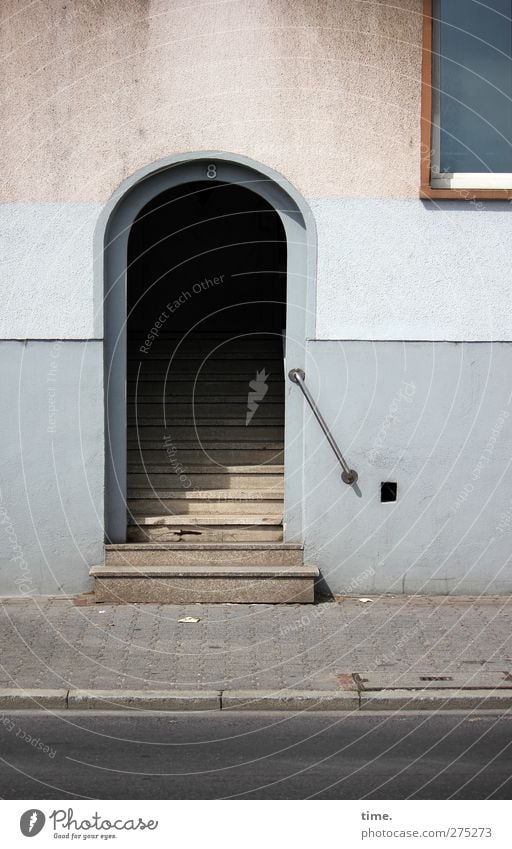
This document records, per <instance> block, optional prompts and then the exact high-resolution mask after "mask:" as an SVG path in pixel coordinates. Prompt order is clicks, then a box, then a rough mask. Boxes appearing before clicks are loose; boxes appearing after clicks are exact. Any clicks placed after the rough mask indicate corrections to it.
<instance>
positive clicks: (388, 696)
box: [360, 689, 512, 711]
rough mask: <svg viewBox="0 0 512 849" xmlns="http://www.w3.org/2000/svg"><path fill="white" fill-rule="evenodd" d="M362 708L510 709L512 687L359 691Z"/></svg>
mask: <svg viewBox="0 0 512 849" xmlns="http://www.w3.org/2000/svg"><path fill="white" fill-rule="evenodd" d="M360 699H361V710H362V711H371V710H384V711H386V710H388V711H395V710H399V711H408V710H495V709H498V710H509V709H510V708H512V692H511V691H510V690H509V691H507V690H497V689H494V690H373V691H372V690H369V691H362V692H361V693H360Z"/></svg>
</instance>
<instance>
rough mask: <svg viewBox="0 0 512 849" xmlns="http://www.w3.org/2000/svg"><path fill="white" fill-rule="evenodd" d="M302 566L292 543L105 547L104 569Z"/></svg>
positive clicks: (297, 547)
mask: <svg viewBox="0 0 512 849" xmlns="http://www.w3.org/2000/svg"><path fill="white" fill-rule="evenodd" d="M233 563H235V564H239V565H240V566H247V567H249V568H250V567H252V566H302V565H303V549H302V546H301V545H296V544H292V543H193V542H192V543H188V542H178V543H154V544H147V543H126V544H120V545H107V546H105V567H109V566H116V567H121V566H124V567H127V568H128V567H131V566H135V567H137V568H138V567H142V568H144V570H146V569H147V568H148V567H151V566H210V565H223V566H226V565H231V564H233Z"/></svg>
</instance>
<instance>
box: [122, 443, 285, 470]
mask: <svg viewBox="0 0 512 849" xmlns="http://www.w3.org/2000/svg"><path fill="white" fill-rule="evenodd" d="M283 458H284V452H283V446H282V444H280V443H265V444H263V445H261V446H257V447H256V446H251V445H247V444H246V443H245V444H244V445H243V446H240V445H239V444H238V445H232V444H231V445H227V444H226V443H225V442H224V443H214V444H212V443H208V444H207V445H203V446H202V447H201V448H199V447H198V446H197V442H196V443H193V444H183V443H177V444H176V445H175V452H172V453H171V452H170V450H166V449H165V448H163V447H162V443H161V442H154V443H151V444H146V445H145V446H144V448H141V446H140V445H138V444H137V443H131V444H130V443H129V444H128V451H127V460H128V463H129V464H130V465H132V464H133V463H139V464H140V463H143V464H144V465H147V464H148V463H155V464H158V465H166V466H167V468H169V464H170V463H174V462H179V463H180V464H181V465H182V466H183V468H184V469H186V470H187V471H189V470H191V468H192V466H196V465H199V466H212V467H213V468H217V467H219V466H221V467H222V466H228V465H231V464H233V465H234V464H236V465H237V466H243V465H244V464H247V465H248V466H251V467H252V466H255V465H256V464H259V465H261V464H263V463H265V464H268V465H269V466H272V465H274V464H275V463H282V461H283Z"/></svg>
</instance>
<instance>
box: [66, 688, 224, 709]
mask: <svg viewBox="0 0 512 849" xmlns="http://www.w3.org/2000/svg"><path fill="white" fill-rule="evenodd" d="M220 708H221V701H220V690H70V691H69V695H68V709H69V710H167V711H173V710H177V711H182V710H183V711H187V710H220Z"/></svg>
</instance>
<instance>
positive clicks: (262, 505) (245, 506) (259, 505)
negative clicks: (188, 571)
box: [128, 489, 283, 517]
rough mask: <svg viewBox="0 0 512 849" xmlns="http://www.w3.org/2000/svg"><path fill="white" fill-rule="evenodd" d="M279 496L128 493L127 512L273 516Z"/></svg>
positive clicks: (257, 492)
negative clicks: (231, 513) (266, 514)
mask: <svg viewBox="0 0 512 849" xmlns="http://www.w3.org/2000/svg"><path fill="white" fill-rule="evenodd" d="M282 503H283V493H282V492H272V490H258V489H254V490H236V489H225V490H220V489H218V490H202V491H201V490H200V491H197V492H188V491H183V490H182V491H181V492H176V491H173V490H162V491H161V492H154V491H153V490H151V489H146V490H131V491H128V509H129V511H130V513H131V514H132V515H140V514H142V513H143V514H144V515H145V516H153V515H165V514H166V513H169V514H170V515H172V516H181V517H183V516H188V515H190V514H192V515H195V516H201V517H204V516H212V517H213V516H215V515H216V514H218V513H220V514H223V513H226V512H228V513H229V512H235V508H236V513H237V514H238V515H239V516H245V515H250V514H254V513H256V514H262V513H266V512H267V511H268V512H272V513H276V512H278V511H279V509H280V507H282Z"/></svg>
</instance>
